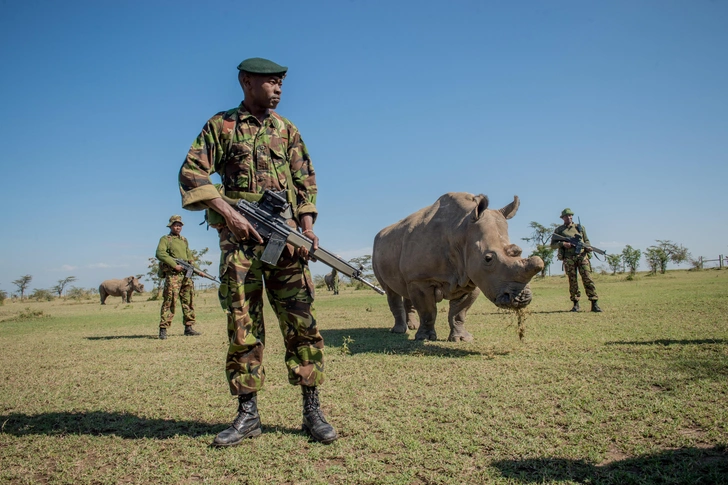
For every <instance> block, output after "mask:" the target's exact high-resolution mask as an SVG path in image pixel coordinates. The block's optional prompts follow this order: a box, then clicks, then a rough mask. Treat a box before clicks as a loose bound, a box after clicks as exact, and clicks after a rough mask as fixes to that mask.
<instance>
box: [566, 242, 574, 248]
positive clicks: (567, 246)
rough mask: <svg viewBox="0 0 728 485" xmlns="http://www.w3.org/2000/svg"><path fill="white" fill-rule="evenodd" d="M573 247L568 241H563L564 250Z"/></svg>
mask: <svg viewBox="0 0 728 485" xmlns="http://www.w3.org/2000/svg"><path fill="white" fill-rule="evenodd" d="M572 246H573V244H571V243H570V242H569V241H564V248H566V249H570V248H571V247H572Z"/></svg>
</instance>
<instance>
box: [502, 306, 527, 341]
mask: <svg viewBox="0 0 728 485" xmlns="http://www.w3.org/2000/svg"><path fill="white" fill-rule="evenodd" d="M526 308H527V307H525V306H522V307H511V308H504V309H505V310H506V311H507V313H510V314H511V315H514V316H515V317H516V334H517V335H518V340H523V337H524V336H525V335H526V319H527V318H528V315H529V314H530V312H529V311H528V310H527V309H526ZM512 324H513V321H512V320H511V322H510V323H509V324H508V326H509V327H510V326H511V325H512Z"/></svg>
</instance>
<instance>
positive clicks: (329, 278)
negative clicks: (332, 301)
mask: <svg viewBox="0 0 728 485" xmlns="http://www.w3.org/2000/svg"><path fill="white" fill-rule="evenodd" d="M324 283H326V289H327V290H329V291H334V275H333V274H331V273H326V274H325V275H324Z"/></svg>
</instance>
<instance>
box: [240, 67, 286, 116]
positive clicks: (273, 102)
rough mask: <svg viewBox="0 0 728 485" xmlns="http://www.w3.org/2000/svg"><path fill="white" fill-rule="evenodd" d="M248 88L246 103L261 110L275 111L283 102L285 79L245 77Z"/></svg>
mask: <svg viewBox="0 0 728 485" xmlns="http://www.w3.org/2000/svg"><path fill="white" fill-rule="evenodd" d="M244 82H245V84H246V87H247V88H248V92H247V93H246V94H247V98H246V101H249V102H250V103H251V104H254V105H255V106H256V107H259V108H261V109H275V108H276V106H278V103H280V102H281V93H282V91H283V78H282V77H281V76H252V75H248V76H245V81H244Z"/></svg>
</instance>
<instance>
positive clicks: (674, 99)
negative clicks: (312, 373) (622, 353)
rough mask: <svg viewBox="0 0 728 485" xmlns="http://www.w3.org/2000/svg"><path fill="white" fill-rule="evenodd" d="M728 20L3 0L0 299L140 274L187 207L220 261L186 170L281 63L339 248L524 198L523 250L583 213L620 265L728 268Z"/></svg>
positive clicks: (198, 240) (668, 13)
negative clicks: (253, 85) (696, 263)
mask: <svg viewBox="0 0 728 485" xmlns="http://www.w3.org/2000/svg"><path fill="white" fill-rule="evenodd" d="M727 25H728V2H726V1H704V0H692V1H685V0H679V1H670V0H654V1H639V0H637V1H635V0H625V1H609V2H584V1H576V0H574V1H558V0H549V1H514V2H505V1H422V0H420V1H396V0H390V1H364V0H349V1H311V2H299V1H281V2H272V3H271V2H251V1H222V2H216V3H215V2H191V1H171V0H170V1H154V0H148V1H144V2H141V1H128V2H127V1H124V2H122V1H115V2H111V1H87V2H82V1H73V0H70V1H66V2H57V1H39V0H26V1H24V2H11V1H4V2H2V3H0V65H1V66H2V73H3V75H2V76H0V92H2V94H3V102H2V109H1V111H0V129H1V130H2V133H3V139H4V140H5V142H4V146H3V150H2V155H1V156H2V159H1V162H0V163H2V182H0V183H2V189H1V190H0V198H1V201H2V206H3V208H4V211H3V212H4V217H3V224H2V236H1V237H0V289H3V290H5V291H8V292H14V291H15V290H16V288H15V286H14V285H13V284H12V281H13V280H15V279H17V278H19V277H20V276H22V275H25V274H31V275H32V276H33V281H32V283H31V285H30V288H49V287H51V286H53V285H54V284H55V283H56V282H57V280H59V279H62V278H64V277H66V276H71V275H73V276H76V277H77V278H78V281H76V282H75V283H74V284H75V285H77V286H81V287H95V286H97V285H98V284H99V283H100V282H101V281H102V280H104V279H107V278H121V277H125V276H128V275H131V274H136V273H145V272H146V270H147V268H146V267H147V258H149V257H150V256H153V255H154V251H155V249H156V244H157V242H158V240H159V237H160V236H162V235H163V234H164V233H166V231H167V229H166V227H165V225H166V223H167V220H168V218H169V217H170V215H172V214H181V215H182V216H183V219H184V221H185V222H186V225H185V228H184V232H183V234H184V235H185V236H187V237H188V239H189V240H190V243H191V246H192V247H193V248H196V249H200V248H204V247H209V248H210V254H211V255H212V256H213V258H215V259H217V257H218V254H219V251H218V249H217V238H216V236H215V233H214V232H213V231H205V229H204V226H198V224H199V223H200V222H201V221H202V213H199V212H188V211H183V210H182V209H181V205H180V197H179V192H178V189H177V185H176V184H177V172H178V170H179V167H180V165H181V162H182V160H183V158H184V156H185V154H186V153H187V150H188V148H189V146H190V144H191V142H192V140H193V139H194V138H195V136H196V135H197V134H198V133H199V131H200V129H201V128H202V126H203V124H204V123H205V121H206V120H207V119H208V118H209V117H211V116H212V115H213V114H215V113H216V112H218V111H221V110H223V109H227V108H230V107H233V106H236V105H237V104H238V103H239V102H240V101H241V99H242V93H241V91H240V87H239V86H238V83H237V79H236V75H237V71H236V69H235V67H236V65H237V64H238V63H239V62H240V61H241V60H243V59H245V58H248V57H267V58H270V59H272V60H274V61H276V62H278V63H280V64H283V65H286V66H288V67H289V75H288V77H287V78H286V82H285V85H284V91H283V99H282V101H281V104H280V105H279V107H278V112H279V113H281V114H282V115H283V116H286V117H288V118H289V119H291V120H292V121H293V122H294V123H295V124H296V125H297V126H298V127H299V129H300V130H301V132H302V134H303V137H304V140H305V141H306V144H307V145H308V147H309V150H310V152H311V154H312V157H313V161H314V166H315V168H316V171H317V180H318V185H319V199H318V208H319V213H320V215H319V220H318V222H317V225H316V232H317V234H318V235H319V237H320V240H321V245H322V246H324V247H326V248H327V249H330V250H332V251H334V252H336V253H339V254H341V255H342V256H346V257H353V256H361V255H364V254H370V253H371V244H372V240H373V238H374V235H375V234H376V233H377V232H378V231H379V230H380V229H382V228H383V227H385V226H387V225H389V224H392V223H394V222H396V221H397V220H399V219H401V218H403V217H405V216H406V215H408V214H410V213H411V212H413V211H415V210H417V209H419V208H421V207H423V206H426V205H428V204H431V203H432V202H433V201H434V200H435V199H437V197H439V196H440V195H442V194H443V193H446V192H451V191H463V192H471V193H484V194H487V195H488V196H489V198H490V200H491V204H492V207H493V208H500V207H502V206H504V205H506V204H507V203H508V202H510V201H511V200H512V198H513V195H514V194H517V195H518V196H520V198H521V208H520V211H519V212H518V214H517V215H516V217H515V218H513V219H511V221H510V237H511V241H512V242H515V243H518V244H521V245H522V246H524V252H528V250H529V248H528V247H526V245H525V243H524V241H521V238H522V237H525V236H528V235H529V232H530V230H529V227H528V226H529V223H530V222H531V221H537V222H539V223H541V224H544V225H548V224H550V223H552V222H559V217H558V216H559V213H560V211H561V210H562V209H563V208H564V207H570V208H572V209H573V210H574V211H575V212H576V214H577V216H579V217H580V219H581V222H582V223H583V224H584V225H585V226H586V227H587V228H588V230H589V235H590V238H591V240H592V243H593V244H595V245H597V246H601V247H603V248H604V249H607V250H608V251H611V252H618V251H621V249H622V248H623V247H624V246H625V245H627V244H630V245H632V246H633V247H635V248H638V249H642V250H644V249H645V248H646V247H648V246H650V245H653V244H655V240H657V239H668V240H672V241H674V242H676V243H678V244H682V245H684V246H686V247H687V248H688V249H689V250H690V252H691V253H692V255H693V256H705V257H711V258H714V257H717V255H718V254H726V253H728V237H726V236H727V235H728V231H727V230H726V218H727V217H728V213H727V211H726V209H727V207H728V204H726V202H727V201H728V195H727V192H728V168H727V167H728V160H727V158H728V156H727V155H726V154H727V153H728V150H727V148H728V116H727V113H728V65H727V64H728V56H726V47H728V28H726V26H727ZM216 266H217V265H216V264H214V265H213V272H215V273H216ZM642 267H643V268H644V267H645V265H644V263H643V265H642ZM325 270H326V268H325V267H318V266H317V265H316V266H314V273H323V272H324V271H325Z"/></svg>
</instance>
